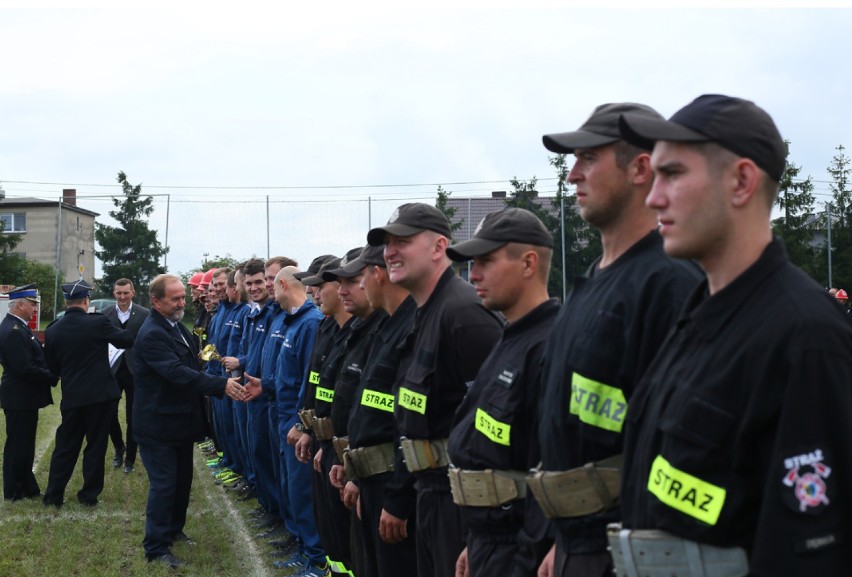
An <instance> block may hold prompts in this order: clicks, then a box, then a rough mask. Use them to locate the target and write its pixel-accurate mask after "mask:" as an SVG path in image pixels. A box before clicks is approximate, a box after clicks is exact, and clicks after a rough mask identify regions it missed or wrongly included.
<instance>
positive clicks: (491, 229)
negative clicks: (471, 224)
mask: <svg viewBox="0 0 852 577" xmlns="http://www.w3.org/2000/svg"><path fill="white" fill-rule="evenodd" d="M510 242H518V243H521V244H533V245H535V246H544V247H547V248H553V235H552V234H550V231H549V230H547V228H546V227H545V226H544V223H542V222H541V220H540V219H539V218H538V217H537V216H536V215H535V214H533V213H532V212H530V211H529V210H527V209H525V208H504V209H503V210H501V211H498V212H492V213H491V214H487V215H485V218H483V219H482V221H480V223H479V224H478V225H477V227H476V231H475V232H474V233H473V238H472V239H470V240H466V241H464V242H460V243H459V244H454V245H453V246H448V247H447V256H449V257H450V258H451V259H452V260H454V261H456V262H462V261H466V260H470V259H472V258H474V257H477V256H482V255H484V254H488V253H489V252H492V251H495V250H497V249H498V248H500V247H501V246H505V245H507V244H509V243H510Z"/></svg>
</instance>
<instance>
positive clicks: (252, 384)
mask: <svg viewBox="0 0 852 577" xmlns="http://www.w3.org/2000/svg"><path fill="white" fill-rule="evenodd" d="M243 376H244V377H245V378H246V386H245V390H246V397H245V400H246V401H251V400H254V399H256V398H258V397H259V396H260V394H261V393H262V392H263V387H261V386H260V379H259V378H257V377H253V376H251V375H250V374H248V373H246V374H245V375H243Z"/></svg>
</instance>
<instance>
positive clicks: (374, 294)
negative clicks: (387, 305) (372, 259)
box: [361, 265, 384, 309]
mask: <svg viewBox="0 0 852 577" xmlns="http://www.w3.org/2000/svg"><path fill="white" fill-rule="evenodd" d="M362 273H363V276H362V278H361V288H363V289H364V294H366V295H367V300H369V301H370V306H371V307H373V308H374V309H380V308H383V306H384V302H383V300H384V299H383V298H382V297H383V296H384V291H383V290H382V285H381V284H380V282H379V275H380V274H382V272H381V267H378V266H375V265H369V266H366V267H364V270H363V271H362Z"/></svg>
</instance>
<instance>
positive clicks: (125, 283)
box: [114, 278, 136, 290]
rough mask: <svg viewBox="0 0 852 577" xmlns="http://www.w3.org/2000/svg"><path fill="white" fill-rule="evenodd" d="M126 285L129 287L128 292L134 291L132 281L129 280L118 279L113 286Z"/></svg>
mask: <svg viewBox="0 0 852 577" xmlns="http://www.w3.org/2000/svg"><path fill="white" fill-rule="evenodd" d="M127 285H130V290H136V288H135V287H134V286H133V281H132V280H130V279H129V278H120V279H118V280H117V281H115V285H114V286H127Z"/></svg>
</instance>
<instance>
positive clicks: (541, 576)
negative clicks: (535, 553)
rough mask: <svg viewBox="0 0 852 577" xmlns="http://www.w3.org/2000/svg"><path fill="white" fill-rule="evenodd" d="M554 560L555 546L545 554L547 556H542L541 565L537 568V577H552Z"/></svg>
mask: <svg viewBox="0 0 852 577" xmlns="http://www.w3.org/2000/svg"><path fill="white" fill-rule="evenodd" d="M555 560H556V544H554V545H553V546H552V547H551V548H550V551H548V552H547V555H545V556H544V560H543V561H542V562H541V565H539V566H538V574H537V575H538V577H553V563H554V561H555Z"/></svg>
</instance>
